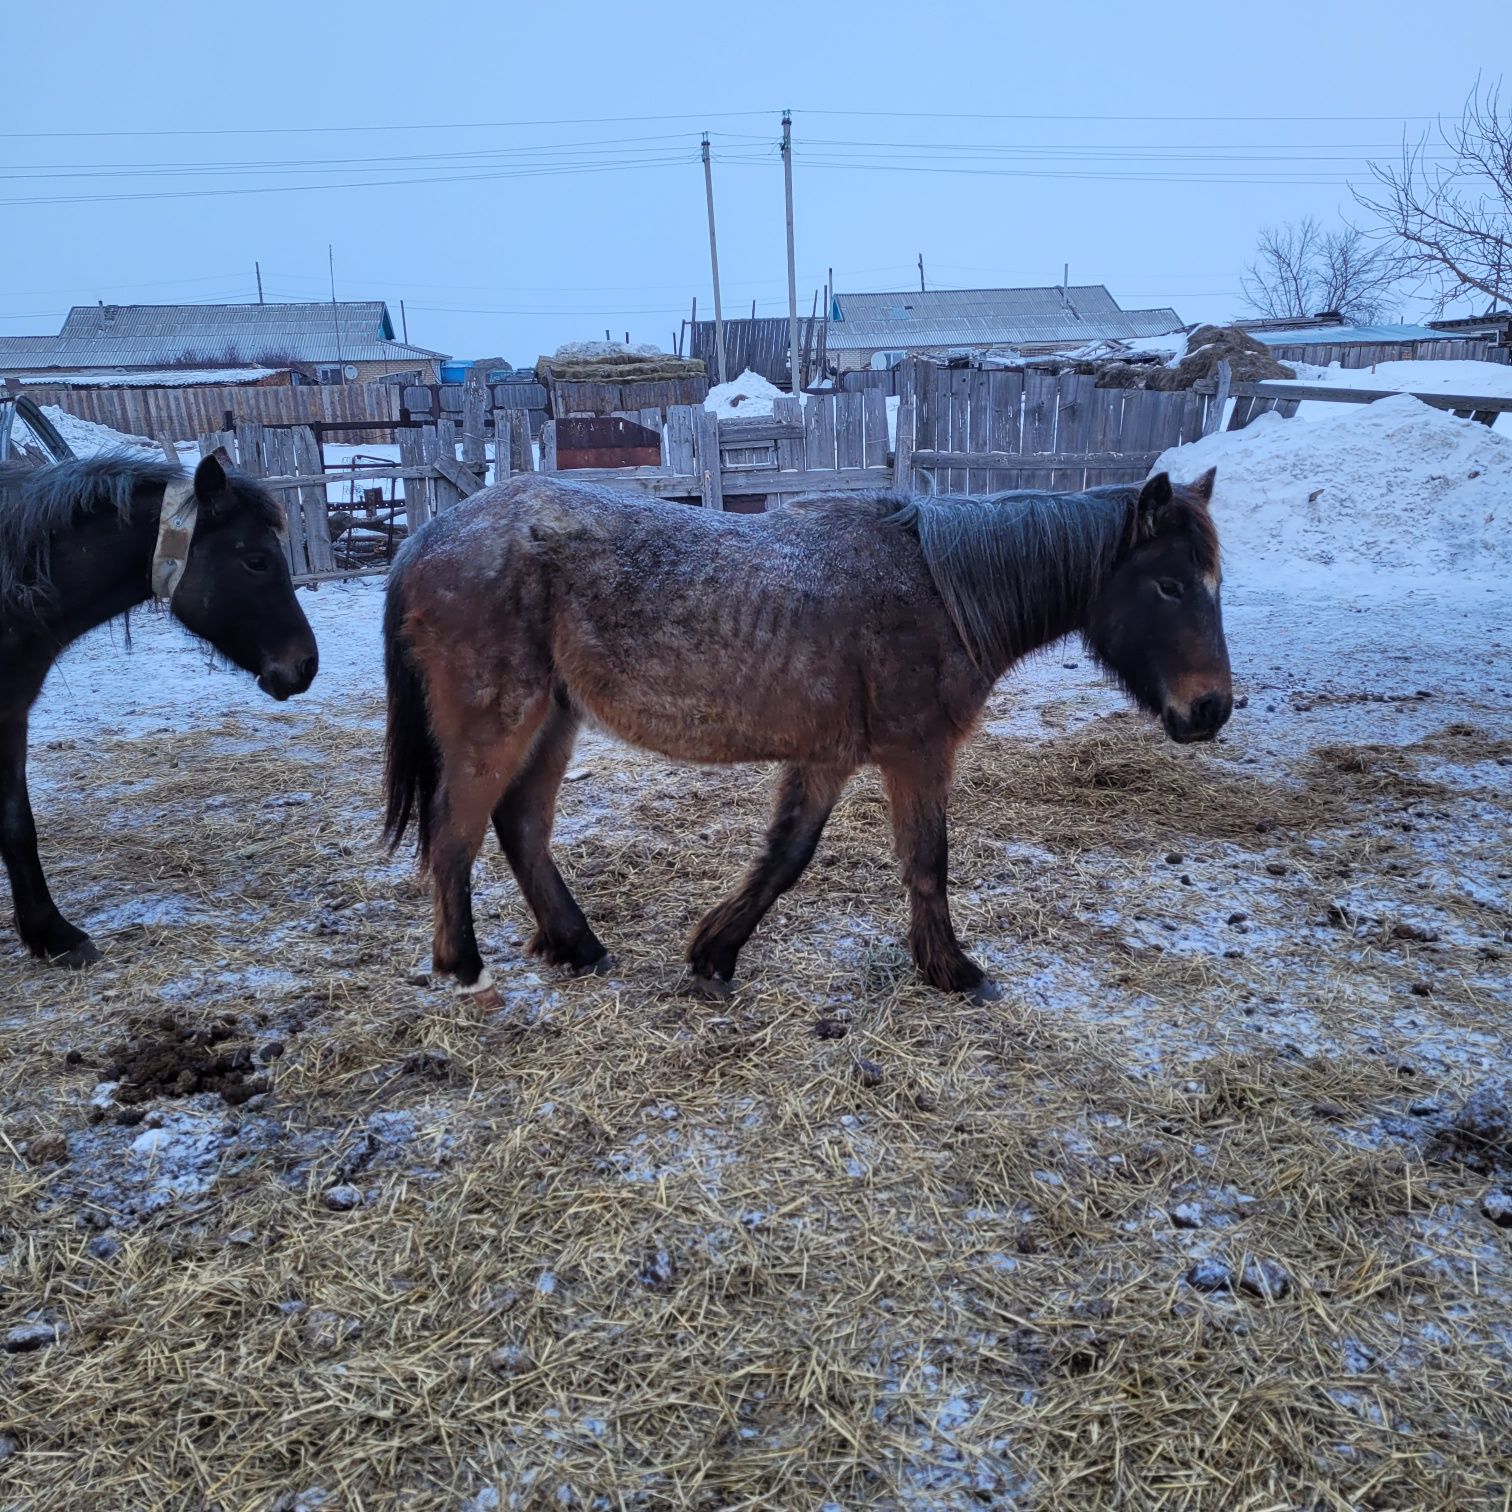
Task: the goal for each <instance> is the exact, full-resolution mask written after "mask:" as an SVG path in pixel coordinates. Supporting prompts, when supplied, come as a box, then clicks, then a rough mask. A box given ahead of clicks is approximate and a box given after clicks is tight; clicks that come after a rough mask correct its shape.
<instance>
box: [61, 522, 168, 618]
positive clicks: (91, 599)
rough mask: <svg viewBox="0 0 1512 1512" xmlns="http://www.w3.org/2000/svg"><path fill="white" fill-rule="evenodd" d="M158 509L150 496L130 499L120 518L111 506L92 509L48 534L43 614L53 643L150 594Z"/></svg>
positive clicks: (115, 613)
mask: <svg viewBox="0 0 1512 1512" xmlns="http://www.w3.org/2000/svg"><path fill="white" fill-rule="evenodd" d="M158 509H159V501H158V499H157V498H156V497H153V496H149V497H147V498H138V499H137V500H135V501H133V504H132V507H131V510H130V512H129V513H128V514H127V515H126V516H125V517H124V518H123V517H122V516H121V515H119V514H117V513H116V512H115V510H113V509H108V508H107V509H98V510H96V511H94V512H93V513H92V514H90V515H88V516H86V517H85V518H84V519H82V520H80V521H79V522H78V524H77V525H75V526H74V527H73V528H72V529H69V530H65V531H60V532H59V534H58V535H57V536H56V537H55V538H54V541H53V545H52V560H51V564H50V573H49V575H50V577H51V578H52V583H53V593H52V595H51V603H50V605H49V607H48V609H46V610H45V611H44V612H43V619H44V621H45V623H46V627H47V632H48V635H49V637H50V638H52V639H54V640H55V641H56V643H57V644H58V645H59V646H65V645H67V644H68V643H69V642H70V641H73V640H76V639H77V638H78V637H79V636H81V635H84V634H86V633H87V632H88V631H90V630H93V629H94V628H95V627H96V626H97V625H103V624H105V623H106V621H108V620H112V619H115V618H117V617H118V616H119V615H122V614H125V613H126V611H127V610H129V609H134V608H135V607H136V606H137V605H138V604H141V603H143V602H144V601H145V600H146V599H147V598H148V597H149V596H150V591H151V590H150V586H149V580H148V577H149V573H150V571H151V568H152V553H153V550H154V547H155V545H156V542H157V521H158Z"/></svg>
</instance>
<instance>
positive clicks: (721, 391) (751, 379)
mask: <svg viewBox="0 0 1512 1512" xmlns="http://www.w3.org/2000/svg"><path fill="white" fill-rule="evenodd" d="M783 397H784V395H783V390H781V389H780V388H778V387H777V386H776V385H775V384H772V383H769V382H767V380H766V379H765V378H763V377H762V376H761V374H760V373H753V372H752V371H751V370H750V369H749V368H747V369H746V370H745V372H743V373H742V374H741V375H740V377H738V378H732V379H731V380H730V381H729V382H728V383H716V384H715V385H714V387H713V388H711V389H710V390H709V394H708V397H707V398H706V399H705V400H704V408H705V409H707V410H713V411H714V413H715V414H716V415H718V416H719V418H720V419H721V420H736V419H746V418H749V417H750V416H752V415H770V414H771V413H772V401H773V400H774V399H781V398H783Z"/></svg>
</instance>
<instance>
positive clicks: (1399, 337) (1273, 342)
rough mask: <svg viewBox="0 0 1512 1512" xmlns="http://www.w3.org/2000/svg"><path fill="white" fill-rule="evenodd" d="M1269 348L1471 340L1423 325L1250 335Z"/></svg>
mask: <svg viewBox="0 0 1512 1512" xmlns="http://www.w3.org/2000/svg"><path fill="white" fill-rule="evenodd" d="M1249 334H1250V335H1251V336H1253V337H1254V338H1255V340H1256V341H1263V342H1264V343H1265V345H1266V346H1318V345H1323V346H1327V345H1331V344H1334V343H1339V342H1346V343H1347V342H1354V341H1358V342H1366V341H1460V340H1469V339H1470V338H1471V335H1472V333H1471V332H1469V331H1436V330H1434V329H1433V328H1432V327H1431V326H1420V325H1361V326H1338V325H1329V326H1304V327H1302V328H1300V329H1298V330H1292V331H1254V330H1252V331H1251V332H1250V333H1249Z"/></svg>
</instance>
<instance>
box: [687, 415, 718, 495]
mask: <svg viewBox="0 0 1512 1512" xmlns="http://www.w3.org/2000/svg"><path fill="white" fill-rule="evenodd" d="M693 413H694V418H693V452H694V462H695V465H696V467H697V470H698V487H699V494H700V496H701V497H702V499H703V505H704V508H705V509H723V508H724V479H723V477H722V470H721V466H720V456H719V416H718V415H716V414H715V413H714V412H713V411H712V410H706V409H698V410H695V411H694V412H693Z"/></svg>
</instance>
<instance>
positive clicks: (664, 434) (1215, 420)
mask: <svg viewBox="0 0 1512 1512" xmlns="http://www.w3.org/2000/svg"><path fill="white" fill-rule="evenodd" d="M902 386H903V387H904V388H905V389H906V390H907V393H906V396H904V397H901V398H899V399H898V400H896V401H895V402H896V406H897V416H896V440H895V441H894V440H891V439H890V437H889V422H888V407H889V403H890V402H892V401H890V399H889V396H888V395H886V394H884V393H883V392H882V391H881V390H880V389H876V388H869V389H866V390H865V391H863V392H860V393H827V394H812V395H809V396H807V402H806V403H800V401H799V400H798V399H796V398H792V397H784V398H781V399H778V400H776V401H775V402H774V405H773V413H772V414H771V415H770V416H751V417H748V418H738V419H728V420H724V419H720V418H718V417H717V416H716V415H714V414H713V413H712V412H711V411H709V410H706V409H705V408H703V406H701V405H676V406H673V407H672V408H671V409H669V410H668V411H667V412H666V416H665V423H664V424H663V418H662V412H661V411H660V410H657V409H647V410H644V411H642V412H640V413H639V414H637V415H626V416H623V417H622V418H623V419H624V420H625V421H626V422H627V424H626V425H624V426H621V427H615V426H612V425H611V426H609V427H607V429H608V430H609V431H615V430H619V431H622V432H623V433H624V434H625V435H627V436H632V437H633V439H634V441H635V444H636V446H637V448H640V447H645V449H646V450H647V451H648V452H649V454H650V456H652V457H655V456H657V455H658V452H659V454H660V460H659V461H657V462H655V463H649V462H648V463H646V464H645V465H641V466H634V467H574V468H570V469H567V468H565V467H564V468H562V469H561V470H564V471H570V476H571V477H573V478H574V479H578V480H582V481H587V482H605V483H613V484H616V485H618V486H621V487H628V488H632V489H640V490H643V491H646V492H649V493H652V494H655V495H657V496H659V497H662V498H666V499H674V500H680V501H683V502H686V503H690V504H701V505H703V506H704V507H705V508H709V509H722V510H733V511H743V512H754V511H759V510H764V509H771V508H777V507H780V506H781V505H782V504H783V503H785V502H786V501H787V500H788V499H790V498H792V497H794V496H796V495H800V494H808V493H816V492H821V491H823V492H832V491H836V490H848V489H878V490H885V489H890V488H894V487H896V488H897V489H899V490H900V491H908V492H934V493H968V494H984V493H996V492H999V491H1002V490H1006V489H1011V488H1048V489H1055V490H1076V489H1081V488H1087V487H1093V486H1096V485H1098V484H1102V483H1125V482H1128V483H1132V482H1138V481H1140V480H1141V479H1143V478H1144V477H1146V476H1147V475H1148V473H1149V471H1150V468H1151V466H1152V464H1153V463H1154V462H1155V460H1156V458H1157V457H1158V456H1159V455H1160V453H1161V452H1163V451H1165V450H1166V449H1167V448H1169V447H1172V446H1178V445H1183V444H1185V443H1187V442H1190V441H1194V440H1197V439H1198V438H1199V437H1201V436H1204V435H1208V434H1211V433H1212V432H1213V431H1214V430H1216V429H1217V428H1218V427H1219V425H1221V424H1222V423H1223V422H1224V421H1225V419H1226V420H1227V423H1228V427H1229V429H1231V430H1238V429H1242V428H1243V427H1244V426H1245V425H1247V424H1249V423H1250V421H1252V420H1253V419H1254V418H1255V417H1256V416H1257V415H1259V414H1263V413H1265V412H1267V411H1269V410H1272V409H1274V410H1276V411H1277V412H1278V413H1280V414H1281V415H1283V416H1291V415H1294V414H1295V413H1296V410H1297V407H1298V405H1299V404H1301V403H1302V402H1304V401H1308V400H1320V401H1325V402H1329V403H1344V404H1364V403H1369V402H1371V401H1372V400H1375V399H1381V398H1387V397H1390V395H1389V394H1388V393H1387V392H1386V391H1379V390H1365V389H1344V388H1336V387H1333V386H1313V385H1305V384H1296V383H1281V382H1261V383H1232V382H1231V381H1230V375H1229V371H1228V365H1227V364H1226V363H1224V364H1220V368H1219V376H1218V379H1217V381H1216V382H1209V383H1207V384H1203V385H1199V386H1198V387H1197V388H1195V389H1192V390H1188V391H1185V392H1174V393H1173V392H1166V391H1155V390H1148V389H1099V388H1098V387H1097V386H1096V380H1095V379H1094V378H1093V377H1092V376H1091V375H1089V374H1077V373H1053V372H1048V371H1039V370H1036V369H1033V368H1028V369H997V370H976V369H970V368H943V367H940V366H938V365H937V364H934V363H918V364H916V365H912V370H911V371H910V372H908V373H907V374H906V375H905V377H904V381H903V384H902ZM465 392H466V396H467V403H466V406H465V408H464V410H463V412H462V414H461V417H460V419H461V425H460V427H459V426H458V423H457V421H456V420H455V419H453V418H452V417H451V416H441V417H439V418H438V419H437V420H436V421H435V423H434V424H431V423H422V424H416V423H407V424H403V425H400V426H398V427H397V434H398V436H399V452H400V456H399V462H398V465H397V466H393V465H385V466H381V467H380V466H374V467H355V468H351V469H348V470H345V471H342V472H340V473H327V472H325V471H324V468H323V463H322V458H321V447H320V442H319V439H318V435H317V432H316V430H315V428H314V427H313V426H292V427H276V426H264V425H262V424H260V423H259V422H257V421H243V422H241V424H240V425H238V427H237V428H236V431H235V433H230V432H219V433H210V434H206V435H204V436H202V437H201V438H200V445H201V450H202V451H205V450H209V449H210V448H211V447H213V446H215V445H217V444H221V445H226V446H227V447H228V449H230V450H231V451H232V454H233V456H237V457H239V459H240V461H241V465H242V466H243V467H245V468H246V469H247V470H248V471H249V472H253V473H255V474H256V475H257V476H259V477H260V478H262V480H263V482H264V485H265V486H266V487H268V488H270V489H273V490H275V491H277V492H279V493H281V494H282V495H283V496H284V497H285V498H286V499H287V501H288V503H287V509H288V515H289V559H290V563H291V566H292V568H293V570H294V572H295V575H296V576H297V577H299V578H300V579H301V580H309V579H311V578H319V577H322V576H330V575H332V574H333V573H336V574H338V575H339V571H340V568H341V567H342V565H343V564H342V563H340V562H338V561H337V558H336V551H335V549H334V548H333V545H332V535H333V527H332V522H331V519H330V514H329V509H328V502H327V490H328V488H329V487H330V486H331V485H332V484H342V485H345V484H347V483H352V484H353V485H355V484H356V483H359V482H367V481H369V480H379V479H384V480H389V481H390V482H391V483H394V484H401V483H402V485H403V490H404V492H403V497H402V498H400V497H399V496H398V489H397V488H395V490H394V497H393V498H392V499H390V500H388V501H383V502H382V507H381V508H380V507H379V505H378V504H377V503H375V502H374V501H372V500H367V501H364V503H365V506H366V509H367V515H366V523H364V522H363V521H362V520H358V521H356V525H357V527H359V528H360V529H362V530H363V531H364V532H365V534H366V536H367V538H368V539H369V541H371V540H372V539H373V538H375V537H376V538H377V539H378V540H379V541H380V542H382V543H383V544H384V545H385V546H386V548H387V549H386V551H385V552H384V553H383V555H384V556H387V555H390V554H391V552H392V547H393V545H394V543H395V542H396V541H397V540H398V539H401V538H402V536H403V535H404V534H405V533H408V532H411V531H414V530H416V529H418V528H419V527H420V526H421V525H423V524H424V523H425V522H426V521H427V520H429V519H430V518H431V517H432V516H433V515H435V514H436V513H438V512H440V511H442V510H446V509H449V508H451V507H452V506H453V505H454V504H456V503H458V502H459V501H460V500H461V499H463V498H465V497H466V496H467V495H469V494H471V493H474V492H476V491H477V490H478V489H479V488H481V487H483V486H484V484H485V483H487V482H489V481H494V482H499V481H502V480H504V479H506V478H508V477H509V476H511V475H512V474H513V473H515V472H521V471H525V472H528V471H533V470H535V469H536V468H537V467H539V468H540V469H541V470H542V471H548V472H549V471H557V470H559V463H563V464H564V463H566V462H568V460H569V459H573V460H584V459H585V458H588V457H591V456H593V455H594V451H593V448H591V447H590V448H586V449H585V447H584V445H583V443H582V442H581V440H575V439H567V438H566V427H567V426H568V425H569V424H575V425H577V426H578V427H587V428H589V429H592V427H593V426H595V425H598V424H599V423H600V422H589V421H578V422H566V421H564V422H562V425H563V428H564V440H563V445H562V448H561V454H560V457H559V454H558V446H557V431H558V423H557V422H555V421H549V422H547V424H546V425H545V427H544V428H543V430H542V432H541V438H540V447H539V452H540V456H539V461H538V460H537V456H536V448H535V447H534V446H533V444H532V441H531V436H530V421H529V412H528V411H526V410H524V409H504V408H493V409H490V408H489V401H490V399H491V398H492V397H493V396H492V394H491V393H490V391H489V389H488V388H486V387H484V386H482V385H477V386H470V387H469V388H468V389H467V390H466V391H465ZM1415 397H1417V398H1419V399H1421V400H1422V401H1423V402H1424V403H1427V404H1431V405H1434V406H1436V407H1438V408H1440V409H1447V410H1451V411H1453V412H1454V413H1456V414H1460V415H1464V416H1467V417H1473V418H1475V419H1477V420H1481V421H1483V422H1485V423H1487V424H1490V423H1491V422H1492V421H1494V420H1495V419H1496V417H1497V415H1499V414H1506V413H1512V398H1494V397H1485V396H1477V395H1464V394H1418V395H1416V396H1415ZM1231 400H1232V409H1230V408H1229V403H1230V401H1231ZM490 433H491V434H492V437H493V447H492V455H491V456H490V451H489V444H488V439H489V436H490ZM658 442H659V445H658ZM610 452H611V454H612V453H613V448H612V447H611V448H610ZM358 513H360V510H353V511H351V512H350V515H349V516H343V519H342V520H341V521H338V522H337V529H336V534H337V535H338V536H339V535H340V532H341V531H342V530H345V529H349V528H352V527H353V519H352V517H351V516H355V515H356V514H358ZM401 517H402V518H401ZM348 565H350V564H348Z"/></svg>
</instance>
